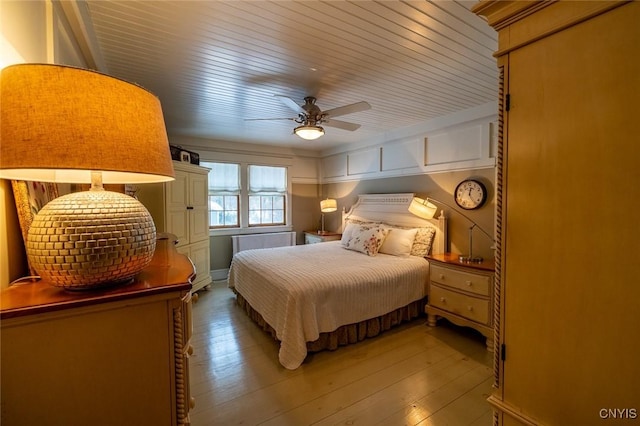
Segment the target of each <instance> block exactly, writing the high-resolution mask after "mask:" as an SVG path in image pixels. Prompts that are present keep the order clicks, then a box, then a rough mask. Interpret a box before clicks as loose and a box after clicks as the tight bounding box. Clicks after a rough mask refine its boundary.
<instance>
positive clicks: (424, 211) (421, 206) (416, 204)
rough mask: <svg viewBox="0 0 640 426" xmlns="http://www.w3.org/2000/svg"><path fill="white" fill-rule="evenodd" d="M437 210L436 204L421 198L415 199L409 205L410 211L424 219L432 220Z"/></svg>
mask: <svg viewBox="0 0 640 426" xmlns="http://www.w3.org/2000/svg"><path fill="white" fill-rule="evenodd" d="M437 210H438V208H437V207H436V205H435V204H433V203H431V202H429V200H428V199H427V200H424V199H422V198H419V197H413V200H411V204H410V205H409V211H410V212H411V213H413V214H414V215H416V216H418V217H420V218H422V219H432V218H433V216H435V214H436V211H437Z"/></svg>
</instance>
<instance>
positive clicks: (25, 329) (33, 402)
mask: <svg viewBox="0 0 640 426" xmlns="http://www.w3.org/2000/svg"><path fill="white" fill-rule="evenodd" d="M193 277H194V267H193V264H192V263H191V262H190V261H189V259H188V258H187V257H186V256H184V255H181V254H179V253H178V252H177V251H176V249H175V248H174V247H173V243H172V239H164V240H159V242H158V248H157V249H156V253H155V255H154V258H153V260H152V263H151V264H150V265H149V266H148V267H147V268H146V269H145V270H143V271H142V272H141V273H140V274H139V275H138V276H137V277H136V279H135V280H134V282H132V283H131V284H128V285H123V286H119V287H113V288H109V289H104V290H93V291H82V292H70V291H65V290H62V289H60V288H56V287H52V286H50V285H49V284H47V283H46V282H43V281H40V282H27V283H23V284H14V285H13V286H11V287H9V288H7V289H5V290H3V291H2V293H1V294H0V303H1V305H0V319H1V324H0V326H1V331H2V334H1V337H2V346H1V354H0V355H1V358H0V362H1V368H2V370H1V371H2V377H1V386H2V401H1V415H2V417H1V419H0V423H2V425H3V426H12V425H44V424H47V425H65V426H71V425H79V426H86V425H92V426H95V425H154V426H159V425H167V426H173V425H184V424H189V409H190V408H191V406H192V405H193V401H192V399H191V397H190V395H189V381H188V379H189V369H188V368H189V364H188V361H189V355H190V354H191V346H190V343H189V340H190V337H191V330H192V325H191V293H190V290H191V280H192V279H193Z"/></svg>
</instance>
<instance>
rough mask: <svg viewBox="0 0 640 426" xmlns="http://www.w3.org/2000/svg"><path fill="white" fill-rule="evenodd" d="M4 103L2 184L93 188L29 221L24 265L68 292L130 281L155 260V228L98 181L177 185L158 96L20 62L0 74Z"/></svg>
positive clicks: (78, 72)
mask: <svg viewBox="0 0 640 426" xmlns="http://www.w3.org/2000/svg"><path fill="white" fill-rule="evenodd" d="M0 105H1V111H0V118H1V126H2V130H1V133H0V178H4V179H17V180H33V181H42V182H68V183H89V182H91V190H90V191H84V192H77V193H72V194H68V195H64V196H62V197H59V198H56V199H54V200H52V201H51V202H49V203H48V204H47V205H45V206H44V207H43V208H42V209H41V210H40V211H39V212H38V214H37V215H36V216H35V218H34V220H33V222H32V224H31V227H30V229H29V232H28V236H27V243H26V249H27V257H28V259H29V263H30V266H31V267H32V268H33V269H35V270H36V272H37V273H38V274H39V275H40V276H41V277H42V278H46V279H47V280H48V281H49V282H50V283H51V284H52V285H54V286H57V287H63V288H65V289H70V290H84V289H91V288H97V287H103V286H107V285H113V284H121V283H125V282H128V281H131V279H132V278H133V276H135V275H136V274H137V273H138V272H140V271H141V270H142V269H144V267H146V266H147V265H148V264H149V262H150V261H151V258H152V257H153V253H154V251H155V245H156V228H155V225H154V223H153V219H152V218H151V215H150V214H149V212H148V211H147V209H146V208H145V207H144V206H143V205H142V204H141V203H140V202H139V201H137V200H136V199H134V198H132V197H130V196H128V195H125V194H121V193H117V192H110V191H105V190H104V189H103V187H102V183H103V182H105V183H115V184H125V183H147V182H164V181H169V180H173V176H174V172H173V164H172V162H171V155H170V152H169V143H168V139H167V134H166V129H165V125H164V118H163V115H162V109H161V107H160V102H159V100H158V98H156V97H155V96H154V95H153V94H151V93H150V92H148V91H146V90H145V89H142V88H141V87H139V86H137V85H134V84H131V83H127V82H125V81H122V80H119V79H116V78H113V77H109V76H107V75H104V74H101V73H98V72H94V71H89V70H84V69H80V68H74V67H67V66H59V65H50V64H20V65H13V66H9V67H7V68H4V69H3V70H2V74H1V76H0Z"/></svg>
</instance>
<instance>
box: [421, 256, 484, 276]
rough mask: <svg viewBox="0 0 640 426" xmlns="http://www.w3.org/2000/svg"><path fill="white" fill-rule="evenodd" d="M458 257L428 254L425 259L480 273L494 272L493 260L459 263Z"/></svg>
mask: <svg viewBox="0 0 640 426" xmlns="http://www.w3.org/2000/svg"><path fill="white" fill-rule="evenodd" d="M459 256H460V255H459V254H454V253H441V254H430V255H428V256H427V259H428V260H435V261H438V262H442V263H447V264H450V265H457V266H462V267H465V268H472V269H479V270H481V271H490V272H493V271H494V270H495V261H494V259H484V260H483V261H482V262H460V260H458V259H459Z"/></svg>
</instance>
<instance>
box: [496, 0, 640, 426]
mask: <svg viewBox="0 0 640 426" xmlns="http://www.w3.org/2000/svg"><path fill="white" fill-rule="evenodd" d="M638 22H640V4H639V3H637V2H632V3H629V4H627V5H624V6H621V7H618V8H616V9H613V10H611V11H609V12H607V13H604V14H602V15H599V16H595V17H593V18H591V19H589V20H588V21H585V22H581V23H577V24H576V25H573V26H571V27H569V28H566V29H564V30H563V31H561V32H558V33H555V34H553V35H550V36H548V37H546V38H542V39H540V40H537V41H535V42H533V43H532V44H528V45H526V46H523V47H520V48H519V49H517V50H514V51H512V52H510V53H509V59H508V64H509V65H508V66H509V86H508V93H509V95H510V101H511V105H510V111H509V113H508V123H509V124H508V126H509V127H508V136H507V144H508V147H507V154H506V158H505V163H506V185H505V195H504V199H505V200H506V206H505V214H506V220H505V224H506V226H505V229H506V231H505V240H504V247H503V249H504V256H503V259H504V264H505V267H504V271H505V274H504V277H503V283H504V292H505V294H504V307H503V316H504V318H503V319H502V320H503V323H504V343H505V345H506V360H505V361H504V364H503V368H504V374H503V375H504V379H503V381H504V382H503V387H504V389H503V395H504V400H505V402H506V403H507V404H509V405H511V406H514V407H519V408H520V409H522V412H523V414H525V415H527V416H529V417H531V418H533V419H536V420H537V421H540V422H541V423H544V424H592V423H594V422H597V421H599V420H601V419H600V418H599V417H598V416H599V414H598V413H599V410H601V409H603V408H605V409H606V408H616V407H623V408H624V407H635V406H636V405H637V397H638V395H640V380H637V378H638V377H640V363H638V362H637V354H638V353H640V343H639V342H640V339H639V338H638V337H640V336H639V335H638V331H637V320H638V315H637V312H638V311H639V308H640V305H639V304H638V300H640V286H637V285H635V284H633V283H635V282H637V278H638V277H639V276H640V262H638V261H637V260H631V258H630V257H629V256H630V254H631V253H634V255H633V256H636V257H637V253H638V244H637V242H638V241H640V227H639V226H638V224H637V211H638V209H640V190H638V187H637V185H638V182H639V181H640V179H639V178H640V176H639V175H638V172H637V170H638V158H640V157H639V155H640V148H638V142H637V141H638V136H637V128H638V125H637V118H638V113H637V111H636V110H635V108H636V106H637V105H638V104H639V103H640V78H639V77H638V76H640V59H639V56H638V55H637V54H635V52H637V50H638V46H640V31H638V30H637V23H638ZM621 82H623V83H621ZM631 378H635V380H634V379H631Z"/></svg>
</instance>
